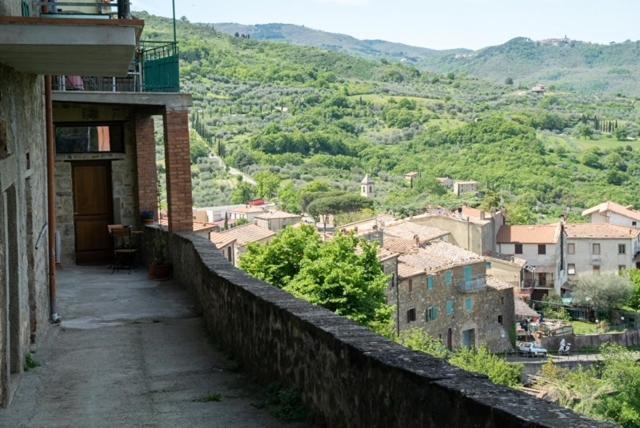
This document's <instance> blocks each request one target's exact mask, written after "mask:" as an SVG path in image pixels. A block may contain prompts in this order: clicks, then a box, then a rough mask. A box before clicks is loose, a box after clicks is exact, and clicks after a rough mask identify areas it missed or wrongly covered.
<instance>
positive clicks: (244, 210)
mask: <svg viewBox="0 0 640 428" xmlns="http://www.w3.org/2000/svg"><path fill="white" fill-rule="evenodd" d="M266 212H267V209H266V208H265V206H264V205H262V206H251V205H247V206H244V207H240V208H236V209H234V210H232V211H231V219H232V220H235V221H238V220H247V221H248V222H249V223H255V220H256V217H257V216H259V215H262V214H264V213H266Z"/></svg>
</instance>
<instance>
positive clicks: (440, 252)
mask: <svg viewBox="0 0 640 428" xmlns="http://www.w3.org/2000/svg"><path fill="white" fill-rule="evenodd" d="M393 248H394V247H393V246H392V247H388V249H389V250H391V251H394V250H393ZM396 249H397V248H396ZM405 251H406V250H405ZM513 299H514V296H513V286H512V285H510V284H507V283H505V282H503V281H500V280H497V279H495V278H492V277H488V276H487V274H486V261H485V260H484V258H483V257H481V256H478V255H477V254H475V253H472V252H470V251H466V250H464V249H462V248H459V247H456V246H455V245H452V244H449V243H447V242H444V241H434V242H431V243H430V244H428V245H426V246H425V247H423V248H420V247H414V248H413V249H409V250H408V251H406V252H404V253H402V254H401V255H400V256H399V258H398V284H397V288H396V289H390V290H389V292H388V293H387V300H388V302H389V304H391V305H394V306H396V308H397V311H396V313H397V320H396V323H397V326H398V328H399V330H406V329H409V328H421V329H424V330H425V331H426V332H427V333H428V334H429V335H431V336H433V337H436V338H439V339H440V340H441V341H442V342H443V343H444V344H445V345H446V346H447V348H449V349H456V348H460V347H463V346H466V347H470V346H482V345H485V346H487V347H489V348H490V349H491V350H492V351H494V352H503V351H508V350H511V349H512V344H511V331H512V330H513V326H514V323H515V315H514V300H513Z"/></svg>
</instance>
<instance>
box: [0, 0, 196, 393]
mask: <svg viewBox="0 0 640 428" xmlns="http://www.w3.org/2000/svg"><path fill="white" fill-rule="evenodd" d="M104 8H105V9H106V8H109V9H111V8H116V10H115V11H114V12H113V14H111V15H108V16H111V17H112V18H113V19H84V18H83V14H84V13H85V12H83V11H79V12H78V14H74V15H59V16H55V17H51V16H47V15H50V14H52V13H57V12H56V10H53V8H47V7H42V8H41V7H32V4H31V2H25V1H20V0H0V285H1V286H0V305H1V307H3V308H7V311H3V312H2V313H3V317H2V319H1V320H0V339H1V340H0V402H1V403H2V404H3V405H7V404H8V403H9V402H10V400H11V397H12V394H13V392H14V391H15V387H16V386H17V384H18V381H19V375H20V373H21V372H22V371H23V367H24V362H25V357H26V354H27V353H28V352H29V351H30V349H31V348H32V347H34V346H37V345H38V343H39V342H40V340H41V339H42V338H43V336H44V335H45V334H46V333H47V330H48V325H49V321H54V322H56V321H58V320H59V315H58V314H57V313H56V305H55V302H56V294H55V290H56V268H57V263H56V261H57V262H59V263H62V264H63V265H64V264H74V263H103V262H104V263H105V264H107V263H109V262H111V261H112V260H113V247H112V240H111V238H110V236H109V234H108V230H107V225H109V224H114V223H115V222H119V223H122V224H128V225H133V226H138V225H139V224H140V212H141V211H152V212H154V213H156V212H157V206H158V198H157V193H158V191H157V176H156V163H155V149H156V148H155V136H154V129H153V120H152V116H153V115H160V116H162V117H163V128H164V134H165V138H164V140H165V155H166V169H167V173H166V176H167V189H168V200H167V205H168V209H169V229H170V230H172V231H180V230H191V221H192V217H191V175H190V162H189V138H188V107H189V104H190V102H191V99H190V96H188V95H184V94H178V93H176V91H177V90H178V88H175V87H174V88H169V87H166V88H164V89H165V90H166V91H170V90H171V91H173V92H172V93H165V92H154V93H149V92H147V93H145V92H143V90H145V89H146V90H151V89H153V88H154V86H153V83H154V82H153V81H151V80H144V79H141V78H140V75H139V74H136V75H135V76H133V75H131V74H130V72H131V70H134V72H137V71H140V69H141V67H142V65H141V64H143V63H144V64H146V65H145V66H147V67H152V66H161V64H160V63H159V62H156V63H154V62H153V60H152V59H151V58H145V55H147V54H148V53H149V49H150V48H148V46H146V45H144V44H143V43H142V42H141V41H140V37H141V34H142V29H143V27H144V22H143V21H141V20H137V19H132V18H131V16H130V14H129V11H128V3H126V2H118V5H116V4H115V3H112V4H111V5H109V6H104ZM94 9H95V10H94ZM94 9H91V11H92V12H91V13H90V16H89V15H87V16H89V17H90V18H95V16H94V15H100V14H102V10H103V9H102V7H101V8H94ZM104 17H107V15H105V16H104ZM52 18H55V19H52ZM172 52H173V53H174V54H175V53H176V52H177V51H176V49H175V46H174V49H173V51H172ZM154 55H155V53H154ZM154 58H157V59H162V60H165V61H164V64H167V61H166V60H171V58H158V57H157V56H155V57H154ZM145 59H146V60H147V61H144V60H145ZM174 59H175V61H169V63H170V64H171V65H169V66H170V67H173V70H174V71H175V73H174V77H175V78H176V79H177V78H178V74H177V56H175V58H174ZM161 62H162V61H161ZM45 76H52V77H45ZM86 76H90V77H86ZM112 76H116V77H112ZM69 89H73V90H72V91H71V90H69ZM155 89H156V90H159V89H160V87H158V86H156V87H155ZM62 315H64V314H62Z"/></svg>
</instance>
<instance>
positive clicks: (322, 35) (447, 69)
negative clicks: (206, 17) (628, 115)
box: [213, 23, 640, 96]
mask: <svg viewBox="0 0 640 428" xmlns="http://www.w3.org/2000/svg"><path fill="white" fill-rule="evenodd" d="M213 26H214V28H215V29H216V30H217V31H220V32H222V33H226V34H231V35H235V34H236V33H237V34H238V35H248V36H249V37H251V38H253V39H256V40H260V41H272V42H285V43H291V44H295V45H302V46H313V47H318V48H321V49H325V50H330V51H334V52H341V53H348V54H351V55H358V56H361V57H364V58H367V59H376V60H389V61H400V62H404V63H408V64H411V65H413V66H415V67H416V68H419V69H422V70H426V71H431V72H436V73H464V74H468V75H470V76H474V77H478V78H482V79H486V80H490V81H493V82H498V83H504V82H505V81H506V80H507V79H512V80H514V81H515V82H516V84H517V85H524V86H530V85H534V84H536V83H544V84H547V85H555V86H557V87H558V88H559V89H562V90H568V91H576V92H586V93H598V92H608V93H618V92H620V93H629V94H632V95H635V96H640V85H638V82H639V80H640V79H639V78H640V60H639V58H640V41H625V42H621V43H613V44H608V45H607V44H599V43H593V42H584V41H579V40H572V39H569V38H567V37H564V38H552V39H544V40H533V39H531V38H528V37H523V36H518V37H514V38H512V39H510V40H508V41H506V42H505V43H503V44H500V45H495V46H487V47H485V48H481V49H477V50H472V49H465V48H459V49H445V50H438V49H431V48H426V47H418V46H412V45H408V44H404V43H397V42H389V41H385V40H380V39H358V38H356V37H353V36H350V35H347V34H341V33H331V32H326V31H322V30H317V29H312V28H309V27H305V26H301V25H295V24H285V23H270V24H256V25H244V24H235V23H217V24H213Z"/></svg>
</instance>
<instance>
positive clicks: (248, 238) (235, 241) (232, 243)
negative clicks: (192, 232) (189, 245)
mask: <svg viewBox="0 0 640 428" xmlns="http://www.w3.org/2000/svg"><path fill="white" fill-rule="evenodd" d="M276 235H277V234H276V233H275V232H273V231H271V230H269V229H266V228H264V227H260V226H257V225H255V224H245V225H242V226H238V227H234V228H233V229H230V230H227V231H225V232H211V234H210V235H209V239H210V240H211V242H213V244H214V245H215V247H216V248H217V249H219V250H220V251H225V253H224V256H225V257H226V258H227V260H228V261H230V262H233V264H234V265H235V266H238V265H239V263H240V258H241V257H242V255H243V254H244V253H245V252H246V251H247V246H248V245H249V244H266V243H267V242H269V241H271V240H272V239H273V238H274V237H275V236H276ZM231 248H232V249H233V255H232V256H231V255H230V254H229V251H230V249H231Z"/></svg>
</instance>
